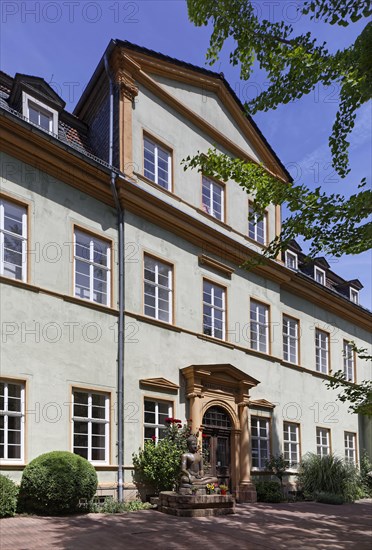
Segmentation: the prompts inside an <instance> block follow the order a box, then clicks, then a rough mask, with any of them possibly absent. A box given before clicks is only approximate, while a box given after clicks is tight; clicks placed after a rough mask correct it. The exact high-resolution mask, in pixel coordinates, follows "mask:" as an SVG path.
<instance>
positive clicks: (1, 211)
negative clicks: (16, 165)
mask: <svg viewBox="0 0 372 550" xmlns="http://www.w3.org/2000/svg"><path fill="white" fill-rule="evenodd" d="M6 204H11V205H12V206H13V207H16V208H17V207H18V208H20V209H22V210H24V212H23V213H22V235H18V234H17V233H13V232H12V231H9V230H5V209H6ZM27 213H28V209H27V205H23V204H20V203H17V202H14V201H12V200H10V199H8V198H5V197H0V275H3V276H5V277H10V276H9V275H6V274H5V273H4V268H5V265H4V264H5V261H4V255H5V235H9V236H11V237H13V238H14V239H19V240H20V241H21V242H22V270H21V271H22V276H21V279H17V278H16V277H14V278H15V279H16V280H18V281H19V280H21V281H23V282H26V281H27V238H28V237H27ZM12 265H14V264H12ZM10 278H13V277H10Z"/></svg>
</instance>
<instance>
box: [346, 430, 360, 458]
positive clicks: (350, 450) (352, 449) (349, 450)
mask: <svg viewBox="0 0 372 550" xmlns="http://www.w3.org/2000/svg"><path fill="white" fill-rule="evenodd" d="M344 444H345V461H346V462H348V463H349V464H354V465H355V464H356V463H357V459H356V456H357V455H356V433H355V432H344Z"/></svg>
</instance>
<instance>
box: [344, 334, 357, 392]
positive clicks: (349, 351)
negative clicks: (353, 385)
mask: <svg viewBox="0 0 372 550" xmlns="http://www.w3.org/2000/svg"><path fill="white" fill-rule="evenodd" d="M343 363H344V375H345V378H346V380H347V381H348V382H354V377H355V371H354V368H355V352H354V349H353V345H352V343H351V342H348V341H347V340H344V342H343Z"/></svg>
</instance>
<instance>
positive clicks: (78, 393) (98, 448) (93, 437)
mask: <svg viewBox="0 0 372 550" xmlns="http://www.w3.org/2000/svg"><path fill="white" fill-rule="evenodd" d="M72 398H73V417H72V421H73V452H74V453H75V454H77V455H80V456H82V457H84V458H86V459H87V460H89V461H91V462H106V463H107V462H109V439H110V435H109V433H110V432H109V429H110V420H109V419H110V399H109V396H108V395H106V394H103V393H93V392H88V391H83V390H75V391H74V392H73V394H72Z"/></svg>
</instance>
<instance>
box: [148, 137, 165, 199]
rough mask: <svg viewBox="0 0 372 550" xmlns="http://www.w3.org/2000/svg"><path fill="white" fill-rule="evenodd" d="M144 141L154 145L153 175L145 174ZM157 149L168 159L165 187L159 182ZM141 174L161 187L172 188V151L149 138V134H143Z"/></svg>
mask: <svg viewBox="0 0 372 550" xmlns="http://www.w3.org/2000/svg"><path fill="white" fill-rule="evenodd" d="M146 141H148V142H149V143H151V145H153V146H154V172H155V173H154V177H152V176H151V177H150V175H148V174H146V168H145V158H146ZM159 150H160V151H162V152H163V153H165V154H166V155H167V159H168V174H167V175H168V181H167V187H164V185H163V184H162V183H160V182H159ZM143 175H144V176H145V177H146V178H147V179H149V180H150V181H153V182H154V183H156V185H158V186H159V187H160V188H161V189H166V190H167V191H171V190H172V153H171V151H170V150H169V149H167V148H166V147H164V146H162V145H160V144H159V143H157V142H156V141H155V140H153V139H151V138H150V137H149V136H147V135H144V136H143Z"/></svg>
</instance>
